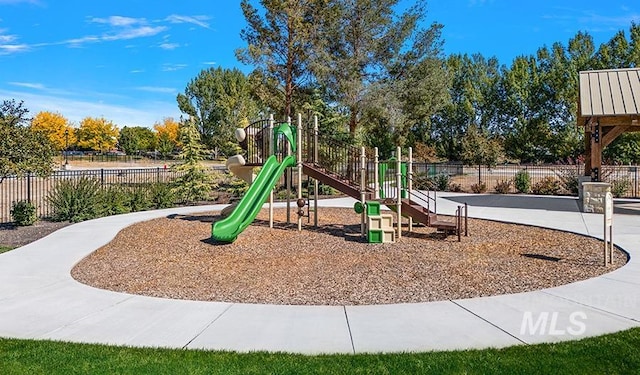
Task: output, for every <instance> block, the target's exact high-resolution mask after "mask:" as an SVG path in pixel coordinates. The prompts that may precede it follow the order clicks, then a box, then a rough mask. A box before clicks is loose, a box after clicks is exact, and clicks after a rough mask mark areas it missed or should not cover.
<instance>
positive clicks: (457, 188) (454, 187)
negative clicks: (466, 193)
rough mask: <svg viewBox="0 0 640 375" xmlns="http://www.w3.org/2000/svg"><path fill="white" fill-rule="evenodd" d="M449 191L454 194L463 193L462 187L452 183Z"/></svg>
mask: <svg viewBox="0 0 640 375" xmlns="http://www.w3.org/2000/svg"><path fill="white" fill-rule="evenodd" d="M449 191H453V192H454V193H461V192H462V185H460V184H456V183H455V182H452V183H450V184H449Z"/></svg>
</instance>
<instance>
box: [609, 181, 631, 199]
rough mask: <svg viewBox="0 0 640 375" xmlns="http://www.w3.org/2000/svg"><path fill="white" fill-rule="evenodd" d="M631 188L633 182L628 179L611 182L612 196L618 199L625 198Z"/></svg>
mask: <svg viewBox="0 0 640 375" xmlns="http://www.w3.org/2000/svg"><path fill="white" fill-rule="evenodd" d="M630 188H631V181H629V179H628V178H621V179H617V180H613V181H612V182H611V194H613V196H614V197H616V198H621V197H624V195H625V194H626V193H627V191H628V190H629V189H630Z"/></svg>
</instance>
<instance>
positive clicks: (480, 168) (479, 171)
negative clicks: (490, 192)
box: [478, 164, 482, 187]
mask: <svg viewBox="0 0 640 375" xmlns="http://www.w3.org/2000/svg"><path fill="white" fill-rule="evenodd" d="M481 173H482V165H480V164H478V187H480V185H482V179H481V178H480V175H481Z"/></svg>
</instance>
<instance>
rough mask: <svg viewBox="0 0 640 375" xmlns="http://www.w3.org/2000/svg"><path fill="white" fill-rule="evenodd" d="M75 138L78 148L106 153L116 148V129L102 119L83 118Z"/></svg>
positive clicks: (111, 123)
mask: <svg viewBox="0 0 640 375" xmlns="http://www.w3.org/2000/svg"><path fill="white" fill-rule="evenodd" d="M76 137H77V139H78V147H80V148H84V149H88V150H94V151H100V152H106V151H108V150H110V149H113V148H114V147H115V146H116V143H117V140H118V128H117V127H116V125H115V124H114V123H113V122H111V121H108V120H106V119H104V118H93V117H85V118H84V119H83V120H82V121H81V122H80V127H79V128H78V131H77V135H76Z"/></svg>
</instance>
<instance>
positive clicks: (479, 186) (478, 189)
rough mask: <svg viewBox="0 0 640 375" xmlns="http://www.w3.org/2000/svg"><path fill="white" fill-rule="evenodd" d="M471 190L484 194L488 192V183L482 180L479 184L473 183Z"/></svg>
mask: <svg viewBox="0 0 640 375" xmlns="http://www.w3.org/2000/svg"><path fill="white" fill-rule="evenodd" d="M471 191H472V192H474V193H476V194H482V193H486V192H487V184H485V183H484V182H480V183H477V184H473V185H471Z"/></svg>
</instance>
